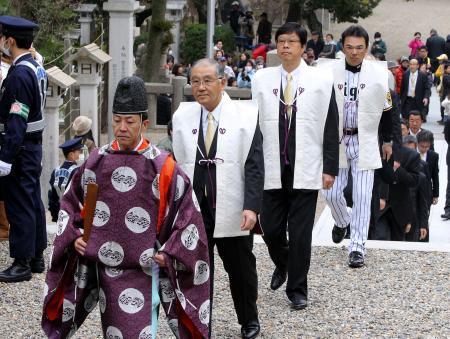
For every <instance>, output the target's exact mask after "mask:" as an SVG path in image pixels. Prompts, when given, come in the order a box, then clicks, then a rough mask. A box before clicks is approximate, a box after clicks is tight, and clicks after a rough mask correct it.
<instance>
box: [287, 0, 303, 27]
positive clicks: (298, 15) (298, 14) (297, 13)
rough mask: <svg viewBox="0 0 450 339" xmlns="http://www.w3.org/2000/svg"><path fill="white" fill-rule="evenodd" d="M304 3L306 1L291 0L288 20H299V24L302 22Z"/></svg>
mask: <svg viewBox="0 0 450 339" xmlns="http://www.w3.org/2000/svg"><path fill="white" fill-rule="evenodd" d="M304 5H305V4H304V1H302V0H290V1H289V8H288V14H287V17H286V22H298V23H299V24H302V19H303V18H302V12H303V6H304Z"/></svg>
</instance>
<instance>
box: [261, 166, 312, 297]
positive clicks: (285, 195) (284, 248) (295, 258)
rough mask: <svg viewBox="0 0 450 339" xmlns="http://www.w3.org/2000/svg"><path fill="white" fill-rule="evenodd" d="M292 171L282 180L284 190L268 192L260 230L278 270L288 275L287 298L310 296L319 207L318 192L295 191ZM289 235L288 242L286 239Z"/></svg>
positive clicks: (287, 172)
mask: <svg viewBox="0 0 450 339" xmlns="http://www.w3.org/2000/svg"><path fill="white" fill-rule="evenodd" d="M292 187H293V176H292V174H291V171H290V169H287V170H285V171H284V174H283V176H282V189H276V190H266V191H264V197H263V208H262V212H261V227H262V229H263V231H264V237H263V238H264V241H265V243H266V245H267V248H268V250H269V255H270V257H271V259H272V261H273V262H274V264H275V266H276V267H277V268H278V269H280V270H281V271H287V272H288V280H287V284H286V294H287V296H288V298H290V299H291V298H292V297H293V296H294V295H296V294H300V295H302V296H304V297H307V296H308V271H309V266H310V262H311V238H312V229H313V226H314V216H315V212H316V204H317V193H318V191H317V190H298V189H293V188H292ZM286 231H288V232H289V240H288V239H287V236H286Z"/></svg>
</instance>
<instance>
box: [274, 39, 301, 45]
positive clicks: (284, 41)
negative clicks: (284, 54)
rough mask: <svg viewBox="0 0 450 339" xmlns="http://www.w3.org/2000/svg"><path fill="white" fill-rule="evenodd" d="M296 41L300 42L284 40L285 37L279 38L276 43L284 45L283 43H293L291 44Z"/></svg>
mask: <svg viewBox="0 0 450 339" xmlns="http://www.w3.org/2000/svg"><path fill="white" fill-rule="evenodd" d="M296 42H300V40H285V39H279V40H278V41H277V44H278V45H282V46H284V44H285V43H287V44H288V45H293V44H295V43H296Z"/></svg>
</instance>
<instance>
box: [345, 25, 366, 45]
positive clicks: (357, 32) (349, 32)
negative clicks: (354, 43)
mask: <svg viewBox="0 0 450 339" xmlns="http://www.w3.org/2000/svg"><path fill="white" fill-rule="evenodd" d="M351 36H352V37H357V38H364V42H365V43H366V47H368V46H369V34H367V31H366V30H365V29H364V28H363V27H362V26H360V25H351V26H350V27H348V28H347V29H346V30H345V31H343V32H342V45H343V44H345V38H347V37H351Z"/></svg>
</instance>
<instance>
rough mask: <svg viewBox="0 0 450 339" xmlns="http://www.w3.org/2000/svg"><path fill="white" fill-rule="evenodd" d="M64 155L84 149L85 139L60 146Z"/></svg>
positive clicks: (67, 142) (77, 139)
mask: <svg viewBox="0 0 450 339" xmlns="http://www.w3.org/2000/svg"><path fill="white" fill-rule="evenodd" d="M59 148H61V149H62V151H63V152H64V154H67V153H69V152H72V151H76V150H77V149H81V148H83V138H73V139H70V140H67V141H66V142H65V143H63V144H61V145H59Z"/></svg>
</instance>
